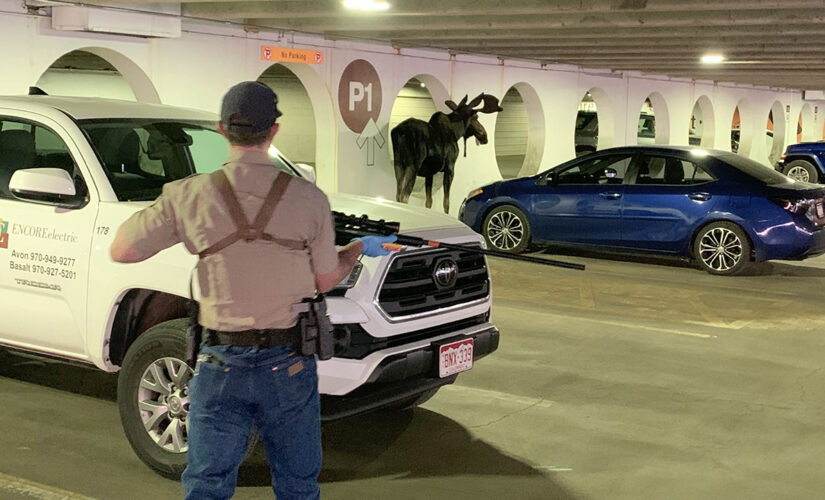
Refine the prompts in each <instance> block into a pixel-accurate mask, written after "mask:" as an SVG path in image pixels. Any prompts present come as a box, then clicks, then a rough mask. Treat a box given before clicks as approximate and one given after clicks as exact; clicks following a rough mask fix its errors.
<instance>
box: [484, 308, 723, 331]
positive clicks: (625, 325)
mask: <svg viewBox="0 0 825 500" xmlns="http://www.w3.org/2000/svg"><path fill="white" fill-rule="evenodd" d="M498 307H506V308H508V309H517V310H520V311H524V312H531V313H534V314H549V315H552V316H559V317H562V318H569V319H572V320H578V321H589V322H591V323H599V324H602V325H610V326H619V327H622V328H628V329H631V330H633V329H636V330H650V331H653V332H661V333H667V334H670V335H682V336H685V337H694V338H700V339H712V338H716V336H715V335H708V334H706V333H696V332H686V331H683V330H674V329H672V328H658V327H655V326H642V325H636V324H633V323H624V322H622V321H611V320H604V319H593V318H582V317H581V316H570V315H567V314H559V313H556V312H542V313H539V312H537V311H534V310H532V309H527V308H523V307H517V306H498Z"/></svg>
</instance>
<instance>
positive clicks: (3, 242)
mask: <svg viewBox="0 0 825 500" xmlns="http://www.w3.org/2000/svg"><path fill="white" fill-rule="evenodd" d="M79 165H82V161H81V157H80V153H79V150H78V148H77V145H76V144H75V143H74V141H73V140H72V139H71V136H70V134H69V133H68V132H67V131H66V130H65V129H64V128H62V127H61V126H60V125H59V124H57V123H55V122H52V121H51V120H49V119H48V118H46V117H43V116H41V115H39V114H34V113H24V112H19V111H16V112H14V116H10V115H9V114H5V113H4V110H2V109H0V268H2V271H0V297H2V298H0V318H2V320H0V342H3V343H7V344H12V345H18V346H20V347H23V348H26V347H31V348H36V349H37V350H38V351H45V352H49V353H52V354H58V355H60V354H66V355H72V356H73V357H84V356H85V354H86V353H85V350H84V337H85V330H86V304H85V302H86V294H87V288H88V285H89V283H88V274H89V268H88V266H89V251H90V244H91V240H92V231H93V229H94V223H95V217H96V203H95V198H96V193H94V192H92V193H90V192H89V191H90V189H89V187H88V186H89V185H88V184H87V183H86V181H85V180H84V175H83V172H82V171H81V168H80V167H79ZM27 168H60V169H64V170H66V171H67V172H69V173H70V174H71V175H72V177H73V178H74V180H75V190H76V191H77V193H78V194H81V195H83V196H85V203H84V204H83V205H82V206H80V207H79V208H65V207H61V206H60V205H59V204H57V203H55V202H49V201H44V200H42V199H39V200H31V199H21V198H18V197H16V196H15V195H13V194H12V193H11V192H10V190H9V181H10V180H11V178H12V176H13V175H14V173H15V172H16V171H17V170H20V169H27ZM92 191H93V190H92Z"/></svg>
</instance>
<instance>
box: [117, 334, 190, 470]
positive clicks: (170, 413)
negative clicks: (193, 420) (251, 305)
mask: <svg viewBox="0 0 825 500" xmlns="http://www.w3.org/2000/svg"><path fill="white" fill-rule="evenodd" d="M187 323H188V321H187V320H186V319H175V320H171V321H166V322H164V323H160V324H158V325H155V326H153V327H152V328H149V329H148V330H146V331H145V332H144V333H143V334H142V335H140V336H139V337H138V338H137V340H135V342H134V344H132V346H131V347H130V348H129V351H128V352H127V353H126V358H125V359H124V360H123V366H122V368H121V370H120V375H119V376H118V387H117V400H118V407H119V410H120V421H121V423H122V425H123V431H124V432H125V434H126V438H127V439H128V440H129V444H130V445H132V449H133V450H135V453H136V454H137V456H138V457H139V458H140V459H141V460H142V461H143V462H144V463H145V464H146V465H148V466H149V467H151V468H152V469H154V470H155V471H156V472H157V473H159V474H160V475H162V476H164V477H168V478H170V479H178V478H180V475H181V473H183V469H185V468H186V450H187V438H188V418H187V417H188V414H189V394H188V391H187V384H188V382H189V379H190V378H191V377H192V370H191V369H190V368H189V366H188V365H187V364H186V362H184V356H185V351H186V336H187V331H186V330H187Z"/></svg>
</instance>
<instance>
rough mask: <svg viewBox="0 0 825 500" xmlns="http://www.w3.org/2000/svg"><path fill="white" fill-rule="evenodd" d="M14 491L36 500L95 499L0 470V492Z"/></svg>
mask: <svg viewBox="0 0 825 500" xmlns="http://www.w3.org/2000/svg"><path fill="white" fill-rule="evenodd" d="M3 491H6V492H10V493H16V494H18V495H22V496H25V497H31V498H34V499H36V500H95V499H94V498H92V497H87V496H84V495H80V494H78V493H72V492H71V491H65V490H61V489H60V488H54V487H52V486H48V485H45V484H40V483H35V482H34V481H29V480H26V479H23V478H20V477H16V476H10V475H8V474H3V473H2V472H0V493H2V492H3Z"/></svg>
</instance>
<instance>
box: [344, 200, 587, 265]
mask: <svg viewBox="0 0 825 500" xmlns="http://www.w3.org/2000/svg"><path fill="white" fill-rule="evenodd" d="M332 216H333V219H334V221H335V231H336V233H338V234H341V235H344V236H345V237H346V238H347V241H349V239H351V238H357V237H360V236H369V235H373V236H389V235H391V234H395V235H396V237H397V238H398V239H397V240H396V241H397V242H398V243H399V244H401V245H408V246H417V247H432V248H448V249H450V250H461V251H464V252H471V253H477V254H483V255H491V256H493V257H501V258H504V259H511V260H520V261H523V262H532V263H534V264H543V265H545V266H556V267H564V268H567V269H576V270H578V271H584V265H582V264H573V263H571V262H562V261H559V260H552V259H540V258H538V257H531V256H529V255H515V254H511V253H507V252H502V251H500V250H490V249H485V248H481V247H476V246H469V245H458V244H455V243H444V242H442V241H432V240H425V239H424V238H419V237H417V236H408V235H405V234H398V231H400V230H401V224H400V223H398V222H387V221H385V220H384V219H380V220H375V219H370V218H369V217H367V216H366V215H361V216H358V215H347V214H344V213H341V212H335V211H333V212H332Z"/></svg>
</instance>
